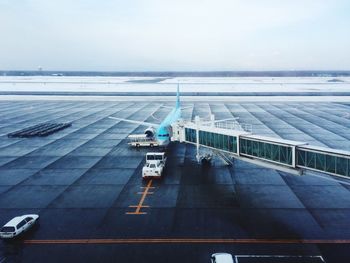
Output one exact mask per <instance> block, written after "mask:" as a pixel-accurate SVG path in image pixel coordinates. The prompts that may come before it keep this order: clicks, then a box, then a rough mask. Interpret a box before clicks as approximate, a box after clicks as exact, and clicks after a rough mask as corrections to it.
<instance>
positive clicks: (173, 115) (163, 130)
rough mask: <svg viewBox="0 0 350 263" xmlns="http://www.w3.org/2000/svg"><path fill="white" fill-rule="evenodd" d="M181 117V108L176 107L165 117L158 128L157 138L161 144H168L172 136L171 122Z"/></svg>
mask: <svg viewBox="0 0 350 263" xmlns="http://www.w3.org/2000/svg"><path fill="white" fill-rule="evenodd" d="M180 118H181V108H180V107H176V108H174V109H172V110H171V112H170V113H169V114H168V115H167V116H166V117H165V119H164V120H163V121H162V122H161V124H160V125H159V127H158V128H157V130H156V134H155V138H156V140H157V142H158V145H160V146H167V145H168V144H169V142H170V137H171V124H172V123H174V122H176V121H177V120H178V119H180Z"/></svg>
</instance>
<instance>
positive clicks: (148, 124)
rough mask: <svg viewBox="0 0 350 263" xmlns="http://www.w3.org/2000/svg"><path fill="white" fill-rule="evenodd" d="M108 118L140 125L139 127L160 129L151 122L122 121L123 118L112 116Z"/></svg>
mask: <svg viewBox="0 0 350 263" xmlns="http://www.w3.org/2000/svg"><path fill="white" fill-rule="evenodd" d="M108 118H110V119H113V120H117V121H125V122H130V123H134V124H139V125H143V126H152V127H159V124H155V123H150V122H144V121H134V120H129V119H122V118H117V117H112V116H109V117H108Z"/></svg>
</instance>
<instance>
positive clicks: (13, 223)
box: [0, 214, 39, 238]
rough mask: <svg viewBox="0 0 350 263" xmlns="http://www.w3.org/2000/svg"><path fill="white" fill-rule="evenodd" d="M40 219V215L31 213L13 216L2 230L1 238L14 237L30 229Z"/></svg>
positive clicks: (0, 231) (0, 232)
mask: <svg viewBox="0 0 350 263" xmlns="http://www.w3.org/2000/svg"><path fill="white" fill-rule="evenodd" d="M38 219H39V215H35V214H30V215H22V216H17V217H14V218H12V219H11V220H10V221H9V222H7V223H6V224H5V225H4V226H3V227H2V228H1V230H0V237H1V238H13V237H16V236H18V235H19V234H21V233H23V232H25V231H27V230H28V229H30V228H31V227H32V226H33V225H34V224H35V223H36V222H37V221H38Z"/></svg>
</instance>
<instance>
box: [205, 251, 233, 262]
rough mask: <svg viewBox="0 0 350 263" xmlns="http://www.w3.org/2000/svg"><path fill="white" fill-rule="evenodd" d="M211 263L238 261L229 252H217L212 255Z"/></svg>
mask: <svg viewBox="0 0 350 263" xmlns="http://www.w3.org/2000/svg"><path fill="white" fill-rule="evenodd" d="M211 263H236V261H235V260H234V259H233V257H232V255H231V254H229V253H215V254H213V255H211Z"/></svg>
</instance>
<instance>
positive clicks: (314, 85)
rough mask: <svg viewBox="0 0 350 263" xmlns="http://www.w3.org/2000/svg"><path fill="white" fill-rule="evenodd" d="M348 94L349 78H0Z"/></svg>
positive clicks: (4, 81)
mask: <svg viewBox="0 0 350 263" xmlns="http://www.w3.org/2000/svg"><path fill="white" fill-rule="evenodd" d="M177 83H180V88H181V92H231V93H242V92H244V93H246V92H248V93H250V92H251V93H260V92H278V93H284V92H288V93H290V92H306V93H324V92H350V77H341V78H332V77H285V78H284V77H277V78H274V77H226V78H225V77H178V78H167V79H165V78H158V77H59V76H51V77H44V76H35V77H6V76H1V77H0V92H102V93H103V92H130V93H132V92H174V91H175V89H176V85H177Z"/></svg>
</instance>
